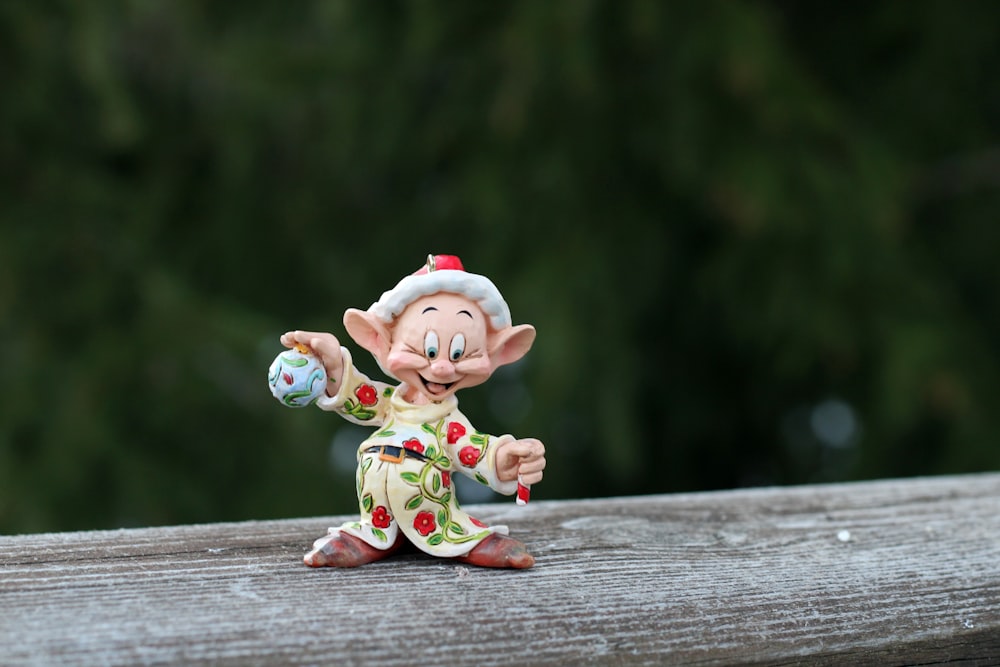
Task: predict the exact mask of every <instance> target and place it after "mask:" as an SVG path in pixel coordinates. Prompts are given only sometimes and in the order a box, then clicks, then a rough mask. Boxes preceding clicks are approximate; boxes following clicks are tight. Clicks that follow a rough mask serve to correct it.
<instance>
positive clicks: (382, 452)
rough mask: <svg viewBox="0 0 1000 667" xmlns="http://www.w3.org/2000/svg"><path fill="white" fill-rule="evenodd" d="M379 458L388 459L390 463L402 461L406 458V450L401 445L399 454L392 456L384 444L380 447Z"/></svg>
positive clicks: (381, 459)
mask: <svg viewBox="0 0 1000 667" xmlns="http://www.w3.org/2000/svg"><path fill="white" fill-rule="evenodd" d="M378 458H379V460H380V461H388V462H389V463H402V462H403V459H404V458H406V450H405V449H403V448H402V447H400V448H399V456H392V455H391V454H386V453H385V445H383V446H381V447H379V448H378Z"/></svg>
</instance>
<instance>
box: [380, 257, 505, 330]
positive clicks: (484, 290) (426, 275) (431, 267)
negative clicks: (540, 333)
mask: <svg viewBox="0 0 1000 667" xmlns="http://www.w3.org/2000/svg"><path fill="white" fill-rule="evenodd" d="M438 292H449V293H452V294H461V295H463V296H466V297H468V298H469V299H471V300H472V301H475V302H476V303H477V304H478V305H479V307H480V308H481V309H482V311H483V313H484V314H485V315H486V318H487V320H489V323H490V326H492V327H493V328H494V329H498V330H499V329H504V328H506V327H509V326H510V325H511V319H510V309H509V308H508V307H507V302H506V301H504V299H503V296H501V295H500V290H498V289H497V287H496V285H494V284H493V281H491V280H490V279H489V278H487V277H486V276H481V275H479V274H476V273H469V272H467V271H466V270H465V267H463V266H462V260H460V259H459V258H458V257H457V256H455V255H428V256H427V263H426V264H424V266H422V267H420V269H418V270H417V271H416V272H415V273H413V274H412V275H409V276H406V277H405V278H403V279H402V280H400V281H399V283H398V284H397V285H396V286H395V287H393V288H392V289H391V290H389V291H387V292H384V293H383V294H382V297H381V298H380V299H379V300H378V301H376V302H375V303H373V304H372V306H371V308H369V309H368V312H370V313H372V314H373V315H375V316H376V317H378V318H379V319H380V320H382V321H383V322H386V323H389V322H392V321H393V320H394V319H396V317H397V316H399V314H400V313H402V312H403V310H405V309H406V307H407V306H408V305H410V304H411V303H413V302H414V301H416V300H417V299H419V298H420V297H424V296H429V295H431V294H437V293H438Z"/></svg>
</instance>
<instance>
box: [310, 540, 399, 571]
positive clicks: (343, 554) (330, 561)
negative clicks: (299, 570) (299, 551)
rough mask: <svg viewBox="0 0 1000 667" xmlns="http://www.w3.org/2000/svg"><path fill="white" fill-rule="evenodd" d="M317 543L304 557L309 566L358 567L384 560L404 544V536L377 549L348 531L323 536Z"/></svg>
mask: <svg viewBox="0 0 1000 667" xmlns="http://www.w3.org/2000/svg"><path fill="white" fill-rule="evenodd" d="M317 543H318V544H319V546H314V548H313V550H312V551H310V552H309V553H307V554H306V555H305V556H304V557H303V558H302V561H303V562H304V563H305V564H306V565H308V566H309V567H357V566H358V565H364V564H366V563H373V562H375V561H377V560H382V559H383V558H385V557H386V556H389V555H390V554H392V553H394V552H395V551H396V550H397V549H398V548H399V547H400V545H402V543H403V536H402V535H400V536H399V538H398V539H397V540H396V543H395V544H393V545H392V546H391V547H389V548H388V549H376V548H375V547H373V546H372V545H370V544H368V543H367V542H365V541H364V540H361V539H358V538H357V537H354V536H353V535H348V534H346V533H339V534H337V535H331V536H329V537H326V538H322V539H321V540H317Z"/></svg>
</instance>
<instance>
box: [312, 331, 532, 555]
mask: <svg viewBox="0 0 1000 667" xmlns="http://www.w3.org/2000/svg"><path fill="white" fill-rule="evenodd" d="M341 354H342V355H343V360H344V374H343V382H342V384H341V386H340V388H339V391H338V392H337V395H336V396H333V397H332V398H331V397H329V396H323V397H321V398H320V399H319V400H317V401H316V404H317V405H318V406H319V407H320V408H322V409H323V410H329V411H335V412H338V413H340V415H341V416H343V417H344V418H345V419H347V420H348V421H351V422H354V423H355V424H361V425H363V426H375V427H378V428H379V430H378V431H377V432H375V433H374V434H373V435H372V436H370V437H369V438H368V439H367V440H365V441H364V442H362V443H361V445H360V446H359V447H358V472H357V490H358V504H359V506H360V509H361V520H360V521H350V522H348V523H345V524H344V525H342V526H340V527H339V528H331V529H330V533H331V534H334V533H336V532H338V531H343V532H345V533H348V534H350V535H354V536H355V537H358V538H360V539H362V540H364V541H365V542H367V543H368V544H370V545H372V546H373V547H375V548H377V549H388V548H389V547H390V546H392V545H393V544H394V543H395V541H396V538H397V536H398V534H399V531H400V530H402V531H403V534H404V535H405V536H406V537H407V539H409V540H410V542H412V543H413V544H415V545H416V546H417V547H419V548H420V549H421V550H422V551H425V552H427V553H429V554H432V555H435V556H443V557H453V556H462V555H464V554H466V553H468V552H469V551H471V550H472V548H473V547H475V546H476V545H477V544H479V543H480V542H481V541H482V540H483V539H485V538H486V537H487V536H489V535H490V534H491V533H503V534H506V533H507V527H506V526H487V525H486V524H484V523H482V522H481V521H479V520H478V519H475V518H473V517H472V516H470V515H468V514H466V513H465V512H464V511H462V510H461V509H460V508H459V505H458V500H457V499H456V498H455V493H454V485H453V484H452V481H451V475H452V473H453V472H460V473H463V474H465V475H468V476H469V477H472V478H473V479H476V480H477V481H479V482H480V483H482V484H486V485H487V486H489V487H490V488H491V489H493V490H494V491H497V492H499V493H502V494H504V495H511V494H513V493H514V492H515V491H516V490H517V481H516V480H512V481H509V482H503V481H500V480H499V479H497V476H496V472H495V470H494V451H495V448H496V447H497V446H498V445H499V444H501V443H503V442H506V441H509V440H513V436H511V435H503V436H499V437H495V436H490V435H486V434H485V433H479V432H478V431H476V430H475V429H474V428H473V427H472V424H470V423H469V420H468V419H466V418H465V415H463V414H462V413H461V412H459V411H458V400H457V399H456V398H455V397H454V396H449V397H448V398H446V399H445V400H443V401H441V402H439V403H430V404H427V405H414V404H412V403H409V402H407V401H405V400H403V398H402V394H403V392H402V391H397V388H396V387H393V386H392V385H388V384H385V383H382V382H374V381H372V380H369V379H368V377H367V376H365V375H364V374H363V373H361V372H359V371H358V370H357V369H356V368H355V367H354V365H353V363H352V361H351V353H350V352H349V351H348V350H347V348H343V347H342V348H341ZM377 445H389V446H393V447H404V448H406V449H409V450H413V451H416V452H419V453H421V454H423V455H424V456H426V457H427V459H428V460H427V461H421V460H418V459H416V458H412V457H410V456H406V457H404V458H403V459H402V461H400V462H398V463H396V462H392V461H387V460H383V458H382V457H380V455H379V453H378V452H366V451H365V450H367V449H369V448H370V447H373V446H377ZM320 541H322V540H318V541H317V544H318V543H319V542H320Z"/></svg>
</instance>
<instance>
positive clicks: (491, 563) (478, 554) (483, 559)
mask: <svg viewBox="0 0 1000 667" xmlns="http://www.w3.org/2000/svg"><path fill="white" fill-rule="evenodd" d="M455 560H458V561H461V562H463V563H469V564H470V565H478V566H480V567H512V568H515V569H518V570H524V569H527V568H529V567H531V566H532V565H534V564H535V558H534V556H532V555H531V554H529V553H528V549H527V547H525V546H524V544H522V543H521V542H518V541H517V540H515V539H514V538H512V537H507V536H506V535H500V534H499V533H493V534H492V535H490V536H489V537H487V538H486V539H485V540H483V541H482V542H480V543H479V544H477V545H476V548H475V549H473V550H472V551H470V552H469V553H467V554H465V555H464V556H458V557H457V558H456V559H455Z"/></svg>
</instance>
